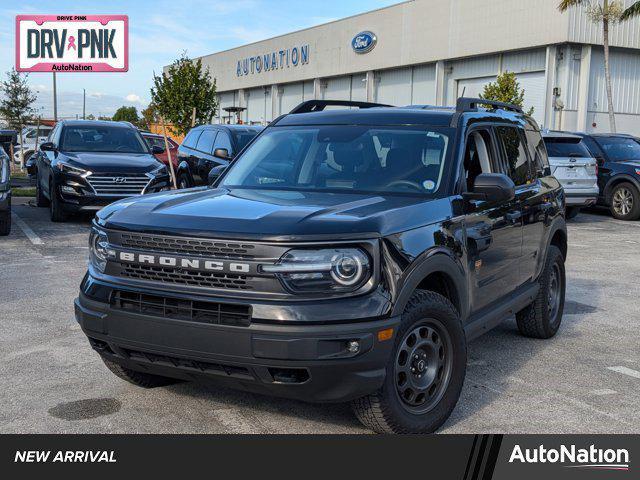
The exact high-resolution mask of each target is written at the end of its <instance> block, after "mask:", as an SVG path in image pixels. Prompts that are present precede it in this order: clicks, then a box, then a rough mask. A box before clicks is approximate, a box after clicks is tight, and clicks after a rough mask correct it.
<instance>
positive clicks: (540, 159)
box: [525, 130, 549, 175]
mask: <svg viewBox="0 0 640 480" xmlns="http://www.w3.org/2000/svg"><path fill="white" fill-rule="evenodd" d="M525 135H526V137H527V145H528V148H529V157H531V160H532V161H533V167H534V168H533V170H534V172H536V173H538V174H539V175H546V172H548V170H547V169H548V167H549V158H548V156H547V147H546V145H545V143H544V140H543V139H542V135H540V132H538V131H537V130H526V131H525Z"/></svg>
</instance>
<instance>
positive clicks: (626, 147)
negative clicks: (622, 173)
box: [595, 137, 640, 162]
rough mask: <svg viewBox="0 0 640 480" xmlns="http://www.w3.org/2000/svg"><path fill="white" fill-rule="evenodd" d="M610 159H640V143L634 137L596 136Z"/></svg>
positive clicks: (615, 160)
mask: <svg viewBox="0 0 640 480" xmlns="http://www.w3.org/2000/svg"><path fill="white" fill-rule="evenodd" d="M595 140H596V142H597V143H598V145H600V147H601V148H602V150H604V152H605V153H606V154H607V157H609V159H610V160H612V161H614V162H617V161H622V160H640V143H638V141H637V140H635V139H633V138H622V137H595Z"/></svg>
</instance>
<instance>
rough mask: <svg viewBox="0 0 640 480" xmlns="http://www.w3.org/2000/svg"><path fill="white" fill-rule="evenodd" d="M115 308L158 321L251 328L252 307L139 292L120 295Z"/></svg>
mask: <svg viewBox="0 0 640 480" xmlns="http://www.w3.org/2000/svg"><path fill="white" fill-rule="evenodd" d="M112 305H113V308H116V309H118V310H125V311H128V312H134V313H141V314H145V315H154V316H157V317H163V318H171V319H176V320H188V321H192V322H201V323H209V324H215V325H231V326H236V327H248V326H249V325H250V324H251V307H250V306H248V305H234V304H229V303H218V302H203V301H193V300H185V299H178V298H171V297H163V296H159V295H147V294H143V293H137V292H127V291H121V290H119V291H116V292H115V293H114V295H113V298H112Z"/></svg>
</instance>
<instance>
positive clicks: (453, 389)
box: [351, 290, 467, 433]
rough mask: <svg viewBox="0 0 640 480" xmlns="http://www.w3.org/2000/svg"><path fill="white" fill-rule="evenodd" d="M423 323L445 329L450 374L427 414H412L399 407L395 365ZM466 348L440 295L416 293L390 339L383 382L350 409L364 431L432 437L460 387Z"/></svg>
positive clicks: (456, 320)
mask: <svg viewBox="0 0 640 480" xmlns="http://www.w3.org/2000/svg"><path fill="white" fill-rule="evenodd" d="M426 319H435V320H437V321H439V322H440V323H441V325H442V326H444V327H445V328H446V331H447V334H448V335H449V337H450V340H451V347H452V349H451V352H450V355H452V357H451V370H450V376H449V380H448V384H447V385H446V387H445V390H444V393H443V395H442V397H441V398H440V399H439V400H438V403H437V404H435V406H433V408H431V410H429V411H428V412H425V413H421V414H414V413H411V412H409V411H407V409H406V408H405V407H404V406H403V402H402V400H401V399H400V396H399V394H398V393H397V391H396V388H397V387H396V385H397V384H396V375H395V373H396V372H395V362H396V358H397V355H398V351H399V348H400V346H401V344H402V342H403V340H404V338H405V336H406V335H407V334H408V333H409V332H411V331H412V330H413V329H414V328H415V326H419V325H420V324H421V323H422V322H423V321H424V320H426ZM466 362H467V344H466V337H465V334H464V329H463V327H462V322H461V320H460V314H459V313H458V311H457V310H456V309H455V307H454V306H453V305H452V304H451V302H450V301H449V300H447V299H446V298H445V297H443V296H442V295H439V294H437V293H434V292H430V291H425V290H417V291H416V292H415V293H414V294H413V296H412V297H411V299H410V300H409V302H408V304H407V306H406V308H405V310H404V312H403V314H402V322H401V324H400V327H399V328H398V331H397V332H396V335H395V338H394V348H393V353H392V354H391V355H390V359H389V361H388V363H387V367H386V369H387V372H386V378H385V381H384V384H383V386H382V388H380V389H379V390H378V391H377V392H375V393H373V394H371V395H367V396H366V397H362V398H359V399H356V400H354V401H353V402H352V404H351V406H352V409H353V411H354V413H355V415H356V416H357V417H358V419H359V420H360V422H362V423H363V424H364V425H365V426H366V427H368V428H370V429H371V430H373V431H374V432H378V433H432V432H434V431H435V430H437V429H438V428H439V427H440V426H442V424H443V423H444V422H445V421H446V420H447V419H448V418H449V415H451V412H452V411H453V409H454V407H455V406H456V403H457V401H458V398H459V397H460V392H461V390H462V385H463V383H464V377H465V371H466Z"/></svg>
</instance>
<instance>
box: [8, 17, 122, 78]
mask: <svg viewBox="0 0 640 480" xmlns="http://www.w3.org/2000/svg"><path fill="white" fill-rule="evenodd" d="M16 70H18V71H21V72H76V71H80V72H126V71H127V70H129V19H128V17H127V16H126V15H18V16H16Z"/></svg>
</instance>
